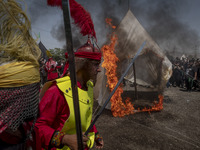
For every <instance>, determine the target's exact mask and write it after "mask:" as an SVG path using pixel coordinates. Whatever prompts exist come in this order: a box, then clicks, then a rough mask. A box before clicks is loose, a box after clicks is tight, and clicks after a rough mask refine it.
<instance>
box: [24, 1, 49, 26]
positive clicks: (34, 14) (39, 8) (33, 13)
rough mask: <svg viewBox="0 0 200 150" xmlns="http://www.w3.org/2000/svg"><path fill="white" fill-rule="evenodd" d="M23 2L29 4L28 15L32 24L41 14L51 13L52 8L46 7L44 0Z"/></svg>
mask: <svg viewBox="0 0 200 150" xmlns="http://www.w3.org/2000/svg"><path fill="white" fill-rule="evenodd" d="M25 4H27V6H29V7H28V15H29V16H30V19H31V23H32V24H34V23H35V22H36V21H37V20H38V19H39V18H40V17H41V16H47V15H49V14H52V9H51V8H50V7H47V2H46V1H45V0H43V1H36V0H26V1H25Z"/></svg>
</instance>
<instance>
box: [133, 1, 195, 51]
mask: <svg viewBox="0 0 200 150" xmlns="http://www.w3.org/2000/svg"><path fill="white" fill-rule="evenodd" d="M187 5H188V1H186V0H181V1H180V0H176V1H174V0H168V1H165V0H159V1H157V0H153V1H151V3H149V1H147V0H145V1H143V3H141V5H137V7H139V6H141V7H139V8H141V9H140V10H144V11H145V15H143V16H140V17H139V18H141V17H142V18H145V20H146V21H145V24H147V25H146V30H147V31H148V32H149V34H150V35H151V36H152V38H153V39H154V40H155V41H156V42H157V43H158V45H159V46H160V47H161V48H162V49H163V50H165V51H168V52H175V53H176V54H183V53H185V54H195V51H196V50H195V49H194V47H195V46H198V45H199V44H198V43H199V35H198V34H197V32H196V31H195V30H194V29H191V28H190V27H189V25H188V24H185V23H183V22H181V20H180V19H179V18H178V17H179V13H181V11H183V10H185V9H184V8H186V7H187ZM142 6H148V7H145V9H142ZM139 8H137V9H139ZM133 12H135V11H134V10H133ZM136 13H137V12H136ZM136 17H137V16H136Z"/></svg>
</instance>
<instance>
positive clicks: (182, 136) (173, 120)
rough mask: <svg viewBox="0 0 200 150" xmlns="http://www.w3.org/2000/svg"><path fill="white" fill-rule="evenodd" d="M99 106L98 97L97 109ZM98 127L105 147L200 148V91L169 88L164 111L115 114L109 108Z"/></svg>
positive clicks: (143, 149) (124, 149)
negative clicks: (114, 115) (125, 114)
mask: <svg viewBox="0 0 200 150" xmlns="http://www.w3.org/2000/svg"><path fill="white" fill-rule="evenodd" d="M97 106H98V103H97V101H95V104H94V109H95V108H96V107H97ZM96 127H97V129H98V131H99V132H100V134H101V135H102V136H103V139H104V143H105V145H104V148H103V149H104V150H147V149H149V150H197V149H200V91H198V92H194V91H193V92H186V91H183V90H180V88H178V87H170V88H166V89H165V91H164V102H163V110H162V111H160V112H151V113H148V112H142V113H135V114H133V115H129V116H125V117H123V118H119V117H117V118H115V117H113V116H112V114H111V111H110V110H106V109H105V110H104V111H103V113H102V115H101V116H100V117H99V119H98V121H97V122H96ZM93 149H95V148H93Z"/></svg>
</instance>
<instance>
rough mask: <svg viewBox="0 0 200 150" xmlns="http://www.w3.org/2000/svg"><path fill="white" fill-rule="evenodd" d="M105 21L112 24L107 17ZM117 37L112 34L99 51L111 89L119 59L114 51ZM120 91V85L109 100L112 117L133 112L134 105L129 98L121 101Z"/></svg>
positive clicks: (114, 81) (115, 78) (114, 84)
mask: <svg viewBox="0 0 200 150" xmlns="http://www.w3.org/2000/svg"><path fill="white" fill-rule="evenodd" d="M106 21H107V22H108V24H109V25H111V26H112V24H111V19H108V18H107V19H106ZM112 27H114V26H112ZM117 39H118V38H117V35H115V34H112V36H111V42H110V44H109V45H104V46H103V47H102V49H101V51H102V52H103V58H104V62H103V64H102V67H104V68H105V69H106V76H107V83H108V86H109V89H110V90H111V91H112V90H113V89H114V88H115V86H116V84H117V83H118V78H117V72H116V70H117V62H118V61H119V59H118V58H117V56H116V54H115V53H114V50H115V45H116V42H117ZM122 93H123V89H122V87H120V86H119V87H118V89H117V90H116V91H115V93H114V95H113V96H112V98H111V100H110V101H111V111H112V114H113V116H114V117H117V116H119V117H123V116H124V115H128V114H133V113H134V107H133V105H132V104H131V102H130V99H126V100H125V103H123V101H122V97H121V94H122Z"/></svg>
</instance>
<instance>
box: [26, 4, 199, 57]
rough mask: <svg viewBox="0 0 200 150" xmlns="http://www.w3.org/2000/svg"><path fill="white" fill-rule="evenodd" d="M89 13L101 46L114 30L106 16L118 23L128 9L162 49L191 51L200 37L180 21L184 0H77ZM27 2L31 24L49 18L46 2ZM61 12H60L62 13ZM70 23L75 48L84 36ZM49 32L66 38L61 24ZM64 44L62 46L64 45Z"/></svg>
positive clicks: (186, 52)
mask: <svg viewBox="0 0 200 150" xmlns="http://www.w3.org/2000/svg"><path fill="white" fill-rule="evenodd" d="M77 2H79V3H80V4H81V5H82V6H83V7H84V8H85V9H86V10H87V11H88V12H89V13H90V14H91V17H92V20H93V23H94V27H95V31H96V35H97V44H98V45H99V47H101V46H102V45H103V44H105V43H106V42H107V41H108V38H109V36H108V35H109V34H111V33H112V32H113V30H112V29H110V28H109V27H108V26H107V25H106V23H105V19H106V18H111V19H112V20H113V21H112V23H113V25H116V26H118V25H119V23H120V21H121V20H122V19H123V17H124V16H125V14H126V12H127V11H128V9H130V10H131V11H132V12H133V14H134V15H135V16H136V18H137V19H138V20H139V22H140V23H141V24H142V26H143V27H144V28H145V29H146V30H147V32H148V33H149V34H150V35H151V36H152V38H153V39H154V40H155V41H156V42H157V44H158V45H159V46H160V47H161V49H163V50H164V51H168V52H176V53H177V54H179V53H185V54H194V53H196V51H197V48H198V47H200V45H199V43H200V38H199V35H198V34H197V32H196V31H195V30H194V29H191V27H190V26H189V24H186V23H183V22H182V21H181V20H180V18H179V17H180V14H181V13H182V12H183V11H185V9H186V8H187V5H188V3H189V2H188V1H187V0H176V1H174V0H168V1H166V0H151V1H149V0H134V1H131V0H113V1H108V0H95V2H94V0H85V1H81V0H77ZM26 3H27V4H28V5H29V6H31V7H30V8H29V13H30V16H31V22H32V24H34V22H36V21H37V20H38V18H39V17H40V16H43V17H46V19H47V20H48V19H52V18H51V17H50V16H51V15H53V13H54V11H52V9H55V11H56V10H58V8H52V7H46V6H47V4H46V1H35V0H28V1H26ZM61 15H62V12H61ZM71 22H72V31H73V32H72V34H73V44H74V48H75V49H76V48H78V47H79V46H81V45H83V44H84V43H85V42H86V40H87V37H83V36H82V35H81V34H80V29H79V28H78V27H76V25H74V24H73V19H72V20H71ZM51 35H52V36H53V37H54V38H55V39H56V40H58V41H65V32H64V23H63V21H61V22H59V23H57V25H56V26H54V27H53V28H52V29H51ZM65 47H66V45H63V48H65Z"/></svg>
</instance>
